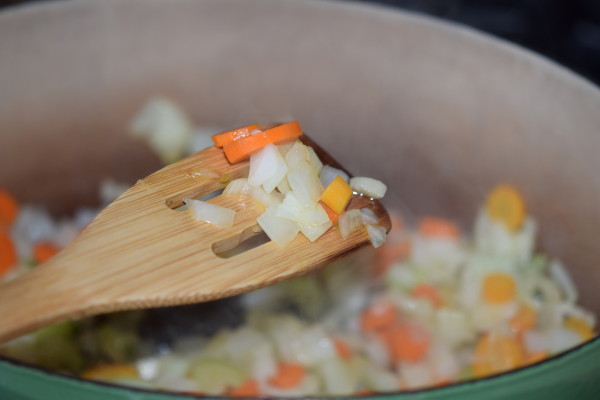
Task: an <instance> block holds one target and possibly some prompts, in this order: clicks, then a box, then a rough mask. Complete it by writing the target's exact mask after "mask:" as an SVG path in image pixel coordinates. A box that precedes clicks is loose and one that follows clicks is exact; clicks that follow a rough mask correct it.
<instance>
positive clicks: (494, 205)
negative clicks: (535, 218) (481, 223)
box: [485, 185, 525, 232]
mask: <svg viewBox="0 0 600 400" xmlns="http://www.w3.org/2000/svg"><path fill="white" fill-rule="evenodd" d="M485 209H486V211H487V213H488V215H489V217H490V218H491V219H493V220H495V221H498V222H501V223H502V224H504V226H506V228H508V229H509V230H510V231H513V232H514V231H516V230H518V229H519V228H520V227H521V225H522V224H523V220H524V219H525V202H524V201H523V197H521V194H520V193H519V191H518V190H517V189H515V188H514V187H512V186H509V185H498V186H496V187H495V188H494V190H492V191H491V192H490V194H489V195H488V198H487V200H486V203H485Z"/></svg>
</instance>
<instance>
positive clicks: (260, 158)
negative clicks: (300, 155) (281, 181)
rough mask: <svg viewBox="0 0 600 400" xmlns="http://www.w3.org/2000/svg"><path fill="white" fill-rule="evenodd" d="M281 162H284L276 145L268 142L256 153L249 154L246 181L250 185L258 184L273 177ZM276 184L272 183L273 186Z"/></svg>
mask: <svg viewBox="0 0 600 400" xmlns="http://www.w3.org/2000/svg"><path fill="white" fill-rule="evenodd" d="M281 164H285V162H284V160H283V157H282V156H281V154H280V153H279V150H278V149H277V146H275V145H274V144H269V145H267V146H265V147H264V148H263V149H262V150H260V151H259V152H258V153H255V154H253V155H252V156H250V173H249V175H248V183H249V184H250V185H252V186H260V185H262V184H264V183H265V182H267V181H268V180H269V179H271V178H273V177H274V176H275V174H276V173H277V172H278V171H279V170H280V168H281ZM275 186H277V185H274V186H273V187H275Z"/></svg>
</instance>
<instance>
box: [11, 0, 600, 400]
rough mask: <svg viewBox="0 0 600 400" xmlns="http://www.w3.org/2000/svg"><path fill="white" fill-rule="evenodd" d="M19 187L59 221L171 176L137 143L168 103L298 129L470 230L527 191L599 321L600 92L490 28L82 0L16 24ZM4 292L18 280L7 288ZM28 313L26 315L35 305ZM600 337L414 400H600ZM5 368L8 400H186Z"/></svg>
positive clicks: (301, 8) (407, 199)
mask: <svg viewBox="0 0 600 400" xmlns="http://www.w3.org/2000/svg"><path fill="white" fill-rule="evenodd" d="M0 60H2V62H1V63H0V88H2V89H1V90H0V121H1V122H2V135H0V151H1V152H2V154H1V157H0V186H2V187H7V188H8V189H9V190H10V191H11V192H13V193H15V194H16V195H17V197H18V198H19V200H20V201H23V202H43V203H44V204H46V205H47V206H48V208H49V209H51V210H52V211H54V212H55V213H58V214H60V213H64V212H68V211H70V210H73V209H74V208H76V207H77V206H80V205H85V204H91V203H92V202H93V200H92V199H94V198H96V195H95V190H96V189H97V188H98V185H99V182H100V180H101V179H102V178H104V177H107V176H114V177H116V178H119V179H121V180H126V181H134V180H135V179H137V178H139V177H142V176H145V175H146V174H148V173H149V172H151V171H152V170H155V169H157V167H158V165H159V163H158V160H157V159H156V157H155V156H154V155H152V153H151V152H150V151H149V150H148V149H147V148H146V147H144V146H142V145H141V144H139V143H138V142H136V141H135V140H134V139H133V138H131V137H130V136H129V135H128V134H127V125H128V122H129V120H130V119H131V117H132V116H133V114H134V113H135V111H136V110H137V109H138V107H139V106H140V105H141V104H142V103H143V102H144V101H145V100H146V99H147V98H148V97H150V96H153V95H157V94H161V95H165V96H168V97H171V98H174V99H176V100H178V101H179V102H180V103H181V104H183V105H184V108H186V109H187V110H188V111H189V112H190V113H191V115H192V117H193V119H194V121H196V122H197V123H199V124H201V125H207V126H218V127H223V126H225V127H227V126H235V125H245V124H247V123H249V122H255V121H259V122H268V121H278V120H289V119H292V118H293V119H298V120H300V121H301V122H302V125H303V128H304V129H305V130H306V131H307V132H308V133H310V134H311V136H312V137H313V138H315V139H316V140H317V141H318V142H319V143H320V144H321V145H322V146H323V147H325V148H327V149H328V150H329V151H330V152H331V153H332V155H333V156H334V157H335V158H336V159H338V160H339V161H341V163H342V164H343V165H345V166H347V167H348V168H349V169H350V170H351V171H361V173H364V174H365V175H367V176H375V177H378V178H380V179H382V180H383V181H385V182H387V183H388V186H389V187H390V192H389V194H388V195H387V196H386V201H387V204H388V205H392V206H393V205H396V206H398V205H400V204H401V205H402V207H403V209H405V210H409V211H410V212H411V213H414V214H416V215H421V214H434V215H446V216H452V217H453V218H455V219H459V220H461V221H462V222H463V223H464V224H465V226H468V225H470V223H471V221H472V220H473V217H474V211H475V210H476V209H477V207H478V205H479V204H480V203H481V200H482V198H483V196H484V195H485V193H486V192H487V191H488V190H489V188H491V187H492V186H494V185H495V184H496V183H498V182H509V183H512V184H514V185H516V186H518V187H519V188H522V190H523V192H524V195H525V197H526V199H527V203H528V205H529V207H530V212H531V214H532V215H534V216H535V217H536V218H537V219H538V220H539V222H540V227H541V232H540V243H539V245H540V246H541V247H542V248H544V249H545V250H547V251H548V252H549V253H550V254H553V255H555V256H557V257H558V258H560V259H561V260H563V261H565V264H566V265H567V266H568V267H569V269H570V271H571V273H572V275H573V278H574V280H575V282H576V284H577V286H578V288H580V290H581V295H580V301H581V303H582V304H584V305H585V306H586V307H588V308H590V309H591V310H593V311H595V312H596V313H598V312H599V311H600V293H599V292H598V290H597V287H598V285H599V283H600V268H598V260H600V248H599V247H598V246H597V244H596V239H595V238H596V237H597V231H598V227H600V212H598V204H599V201H598V200H599V199H600V179H598V175H597V171H600V158H599V157H598V154H597V153H598V150H599V149H600V135H599V134H598V127H600V113H599V112H598V110H600V92H599V91H598V90H597V89H596V88H595V87H594V86H592V85H591V84H589V83H588V82H586V81H585V80H583V79H581V78H579V77H577V76H575V75H574V74H572V73H570V72H569V71H567V70H565V69H563V68H561V67H559V66H557V65H555V64H553V63H551V62H548V61H547V60H544V59H542V58H540V57H538V56H536V55H533V54H531V53H529V52H527V51H524V50H522V49H520V48H518V47H515V46H512V45H509V44H506V43H503V42H501V41H498V40H496V39H493V38H490V37H487V36H485V35H482V34H480V33H477V32H475V31H473V30H470V29H466V28H464V27H460V26H455V25H451V24H447V23H443V22H439V21H436V20H433V19H430V18H426V17H423V16H418V15H412V14H407V13H402V12H398V11H393V10H389V9H385V8H379V7H372V6H366V5H361V4H356V3H351V2H349V3H341V2H324V1H291V0H287V1H286V0H255V1H247V0H246V1H243V0H203V1H200V0H130V1H118V0H103V1H95V2H93V1H83V0H73V1H65V2H53V3H51V4H40V5H35V6H27V7H21V8H15V9H13V10H10V11H8V12H4V13H1V14H0ZM0 290H1V288H0ZM15 312H18V310H16V311H15ZM598 393H600V340H599V339H598V337H596V338H595V339H593V340H592V341H590V342H588V343H586V344H585V345H582V346H580V347H578V348H576V349H573V350H571V351H569V352H567V353H565V354H562V355H559V356H557V357H553V358H551V359H549V360H547V361H545V362H542V363H540V364H537V365H535V366H532V367H528V368H523V369H520V370H517V371H513V372H509V373H505V374H502V375H498V376H495V377H490V378H487V379H482V380H478V381H473V382H466V383H461V384H456V385H451V386H447V387H443V388H438V389H431V390H423V391H417V392H411V393H403V394H389V395H382V396H377V397H387V398H390V397H394V398H395V397H398V398H406V399H461V400H464V399H480V398H485V399H511V398H527V399H535V398H540V399H542V398H543V399H545V400H547V399H562V398H570V397H573V398H576V399H584V398H589V399H593V398H598V397H599V396H598ZM178 397H181V396H175V395H167V394H160V393H158V392H148V391H142V390H135V389H128V388H122V387H117V386H112V385H103V384H98V383H93V382H86V381H83V380H79V379H73V378H69V377H66V376H62V375H59V374H56V373H50V372H46V371H43V370H40V369H37V368H34V367H31V366H26V365H23V364H19V363H16V362H13V361H11V360H7V359H0V398H2V399H5V398H6V399H45V400H48V399H64V398H73V399H107V398H111V399H142V398H143V399H167V398H178Z"/></svg>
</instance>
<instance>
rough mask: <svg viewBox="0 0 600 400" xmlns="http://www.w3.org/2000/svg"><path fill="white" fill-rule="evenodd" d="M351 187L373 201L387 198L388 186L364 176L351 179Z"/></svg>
mask: <svg viewBox="0 0 600 400" xmlns="http://www.w3.org/2000/svg"><path fill="white" fill-rule="evenodd" d="M350 187H352V189H354V190H355V191H356V192H358V193H362V194H365V195H367V196H369V197H371V198H373V199H380V198H382V197H383V196H385V192H386V190H387V186H385V184H384V183H383V182H381V181H378V180H377V179H373V178H367V177H363V176H356V177H354V178H351V179H350Z"/></svg>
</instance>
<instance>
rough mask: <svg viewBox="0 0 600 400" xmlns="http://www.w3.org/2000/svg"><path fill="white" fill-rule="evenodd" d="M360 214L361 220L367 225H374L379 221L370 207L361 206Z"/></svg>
mask: <svg viewBox="0 0 600 400" xmlns="http://www.w3.org/2000/svg"><path fill="white" fill-rule="evenodd" d="M360 215H361V216H362V219H363V222H364V223H365V224H367V225H375V224H377V223H379V221H378V220H377V216H376V215H375V213H374V212H373V210H371V209H370V208H361V209H360Z"/></svg>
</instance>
